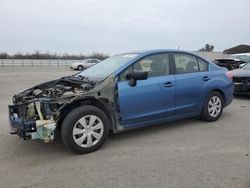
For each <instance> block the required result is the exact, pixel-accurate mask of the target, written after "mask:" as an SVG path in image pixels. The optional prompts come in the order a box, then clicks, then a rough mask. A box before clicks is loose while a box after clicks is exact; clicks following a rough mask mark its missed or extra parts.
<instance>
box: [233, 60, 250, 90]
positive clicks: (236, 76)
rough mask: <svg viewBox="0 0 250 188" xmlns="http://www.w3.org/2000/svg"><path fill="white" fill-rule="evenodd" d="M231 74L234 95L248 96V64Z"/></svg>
mask: <svg viewBox="0 0 250 188" xmlns="http://www.w3.org/2000/svg"><path fill="white" fill-rule="evenodd" d="M231 72H232V73H233V83H234V93H235V94H247V95H250V63H247V64H246V65H245V66H243V67H242V68H240V69H236V70H233V71H231Z"/></svg>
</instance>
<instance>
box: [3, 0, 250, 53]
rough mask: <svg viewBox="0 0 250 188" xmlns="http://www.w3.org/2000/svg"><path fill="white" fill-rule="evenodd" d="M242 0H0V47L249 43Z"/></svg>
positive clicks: (108, 48) (118, 48)
mask: <svg viewBox="0 0 250 188" xmlns="http://www.w3.org/2000/svg"><path fill="white" fill-rule="evenodd" d="M249 8H250V2H249V1H248V0H242V1H241V2H240V3H236V2H235V1H232V0H227V1H226V0H221V1H215V0H203V1H201V0H186V1H181V0H154V1H150V0H137V1H133V0H119V1H115V0H105V1H104V0H72V1H66V0H50V1H44V0H12V1H9V0H0V10H1V11H0V28H1V33H0V34H1V35H0V51H9V52H16V51H21V52H22V51H23V52H27V51H28V52H32V51H34V50H36V49H39V50H42V51H47V50H49V51H53V52H60V53H63V52H69V53H79V52H83V53H90V52H93V51H103V52H107V53H117V52H123V51H130V50H136V49H155V48H177V47H178V46H180V47H181V48H182V49H186V50H197V49H199V48H201V47H202V46H203V45H204V44H205V43H212V44H214V45H215V50H217V51H220V50H223V49H225V48H228V47H231V46H233V45H237V44H240V43H246V44H249V43H250V38H249V33H250V25H249V24H247V23H246V21H245V19H247V18H248V17H249V16H250V13H249Z"/></svg>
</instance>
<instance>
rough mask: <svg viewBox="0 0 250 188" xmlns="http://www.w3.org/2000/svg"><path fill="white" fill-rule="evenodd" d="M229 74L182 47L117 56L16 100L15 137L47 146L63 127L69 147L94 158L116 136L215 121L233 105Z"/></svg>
mask: <svg viewBox="0 0 250 188" xmlns="http://www.w3.org/2000/svg"><path fill="white" fill-rule="evenodd" d="M229 73H230V72H229V71H228V70H227V69H226V68H222V67H219V66H217V65H215V64H214V63H210V62H208V61H206V60H205V59H203V58H201V57H199V56H197V55H194V54H192V53H189V52H185V51H179V50H151V51H142V52H131V53H124V54H119V55H115V56H112V57H110V58H108V59H106V60H104V61H102V62H100V63H98V64H97V65H95V66H92V67H90V68H89V69H87V70H85V71H82V72H80V73H78V74H76V75H73V76H68V77H63V78H61V79H57V80H54V81H50V82H46V83H43V84H40V85H36V86H35V87H32V88H30V89H27V90H25V91H23V92H21V93H19V94H17V95H15V96H14V97H13V105H10V106H9V118H10V123H11V128H12V134H18V135H19V136H20V137H21V138H23V139H24V140H28V139H41V140H44V141H45V142H49V141H52V140H54V135H55V134H54V132H55V131H56V130H60V132H61V138H62V140H63V143H64V144H65V146H67V147H68V148H70V149H72V150H74V151H76V152H78V153H88V152H92V151H95V150H97V149H98V148H99V147H101V145H102V144H103V143H104V141H105V140H106V139H107V137H108V135H109V132H110V131H112V132H113V133H118V132H121V131H125V130H130V129H135V128H139V127H145V126H149V125H153V124H161V123H164V122H168V121H172V120H177V119H182V118H188V117H193V116H199V117H200V118H201V119H202V120H205V121H209V122H212V121H216V120H217V119H219V118H220V116H221V114H222V112H223V108H225V107H226V106H227V105H229V104H230V103H231V102H232V100H233V82H232V74H231V73H230V74H229Z"/></svg>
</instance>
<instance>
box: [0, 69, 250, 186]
mask: <svg viewBox="0 0 250 188" xmlns="http://www.w3.org/2000/svg"><path fill="white" fill-rule="evenodd" d="M74 73H75V72H73V71H69V70H68V68H67V67H58V68H57V67H2V68H0V88H1V89H0V143H1V144H0V187H25V188H27V187H60V188H61V187H107V188H110V187H126V188H127V187H164V188H165V187H227V188H228V187H233V188H236V187H246V188H249V187H250V97H239V96H238V97H235V99H234V101H233V103H232V104H231V105H230V106H228V107H227V108H226V109H225V110H224V114H223V116H222V117H221V119H220V120H218V121H217V122H214V123H206V122H202V121H200V120H198V119H196V118H191V119H184V120H180V121H176V122H171V123H167V124H163V125H156V126H152V127H148V128H143V129H139V130H135V131H129V132H125V133H120V134H118V135H111V136H110V137H109V139H108V141H107V142H106V143H105V145H104V146H103V147H102V148H101V149H100V150H98V151H97V152H94V153H91V154H87V155H76V154H74V153H72V152H70V151H68V150H66V149H65V148H64V146H63V145H62V143H61V141H60V140H58V141H56V142H54V143H48V144H45V143H43V142H42V141H39V140H29V141H23V140H21V139H19V138H18V137H17V136H16V135H14V136H12V135H10V134H9V122H8V112H7V110H8V109H7V105H8V104H9V103H11V97H12V95H14V94H15V93H17V92H20V91H21V90H23V89H25V88H28V87H31V86H32V85H34V84H37V83H40V82H44V81H47V80H51V79H55V78H59V77H62V76H65V75H70V74H74Z"/></svg>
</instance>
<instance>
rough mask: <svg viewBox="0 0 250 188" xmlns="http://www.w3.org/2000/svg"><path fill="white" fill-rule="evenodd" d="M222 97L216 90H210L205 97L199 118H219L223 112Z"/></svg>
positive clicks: (205, 119)
mask: <svg viewBox="0 0 250 188" xmlns="http://www.w3.org/2000/svg"><path fill="white" fill-rule="evenodd" d="M223 106H224V99H223V97H222V96H221V94H220V93H219V92H217V91H212V92H211V93H210V94H209V95H208V97H207V98H206V99H205V102H204V105H203V108H202V112H201V115H200V117H201V119H202V120H204V121H209V122H212V121H216V120H218V119H219V118H220V116H221V114H222V112H223Z"/></svg>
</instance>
